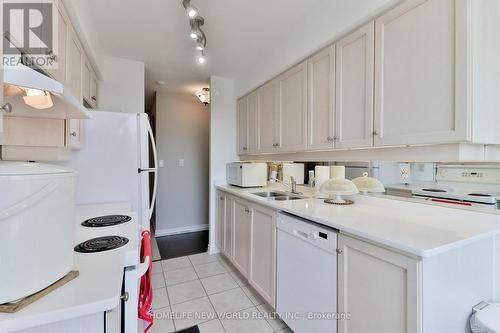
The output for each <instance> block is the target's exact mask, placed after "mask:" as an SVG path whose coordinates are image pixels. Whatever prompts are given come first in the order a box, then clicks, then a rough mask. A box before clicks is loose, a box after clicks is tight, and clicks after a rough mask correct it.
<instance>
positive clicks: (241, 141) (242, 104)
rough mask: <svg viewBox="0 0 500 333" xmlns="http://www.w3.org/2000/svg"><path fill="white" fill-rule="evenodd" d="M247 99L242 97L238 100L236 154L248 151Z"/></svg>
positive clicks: (243, 153) (244, 153)
mask: <svg viewBox="0 0 500 333" xmlns="http://www.w3.org/2000/svg"><path fill="white" fill-rule="evenodd" d="M247 110H248V100H247V97H243V98H241V99H240V100H239V101H238V113H237V117H236V118H237V121H238V155H246V154H247V153H248V112H247Z"/></svg>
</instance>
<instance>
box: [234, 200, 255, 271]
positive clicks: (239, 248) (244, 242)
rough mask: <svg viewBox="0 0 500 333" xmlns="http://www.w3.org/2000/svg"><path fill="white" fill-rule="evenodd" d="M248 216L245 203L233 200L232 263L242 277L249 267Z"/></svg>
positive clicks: (248, 212) (249, 212) (248, 210)
mask: <svg viewBox="0 0 500 333" xmlns="http://www.w3.org/2000/svg"><path fill="white" fill-rule="evenodd" d="M250 214H251V211H250V208H248V205H247V203H246V202H245V201H242V200H239V199H235V200H234V230H233V235H234V248H233V249H234V252H233V263H234V265H235V266H236V268H238V270H239V271H240V272H241V273H242V274H243V275H244V276H248V268H249V266H250V221H251V220H250Z"/></svg>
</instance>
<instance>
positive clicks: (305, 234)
mask: <svg viewBox="0 0 500 333" xmlns="http://www.w3.org/2000/svg"><path fill="white" fill-rule="evenodd" d="M293 234H294V235H295V236H299V237H302V238H305V239H309V238H310V237H309V234H308V233H306V232H303V231H300V230H294V231H293Z"/></svg>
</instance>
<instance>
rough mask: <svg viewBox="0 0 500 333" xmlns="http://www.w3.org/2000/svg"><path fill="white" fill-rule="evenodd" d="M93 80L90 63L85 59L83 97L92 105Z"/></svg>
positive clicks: (83, 63)
mask: <svg viewBox="0 0 500 333" xmlns="http://www.w3.org/2000/svg"><path fill="white" fill-rule="evenodd" d="M91 79H92V68H91V67H90V65H89V63H88V61H87V60H86V59H85V57H84V58H83V61H82V97H83V99H84V100H85V102H87V104H88V105H90V102H91V99H90V82H91Z"/></svg>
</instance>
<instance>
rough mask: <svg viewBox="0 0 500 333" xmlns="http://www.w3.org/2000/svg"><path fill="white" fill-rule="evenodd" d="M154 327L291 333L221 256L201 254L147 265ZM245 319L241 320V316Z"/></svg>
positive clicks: (162, 332) (157, 332) (161, 332)
mask: <svg viewBox="0 0 500 333" xmlns="http://www.w3.org/2000/svg"><path fill="white" fill-rule="evenodd" d="M153 287H154V289H155V291H154V302H153V310H154V312H155V317H156V320H155V325H154V326H153V327H152V328H151V330H150V331H149V332H151V333H169V332H175V331H179V330H182V329H185V328H188V327H191V326H194V325H198V327H199V329H200V331H201V333H267V332H269V333H271V332H279V333H293V332H292V331H291V330H290V329H289V328H288V327H287V326H286V325H285V323H284V322H283V321H281V320H280V319H277V318H275V316H274V315H273V313H272V310H271V309H270V307H269V306H268V305H267V304H266V303H265V302H264V301H263V300H262V298H261V297H260V296H259V295H257V293H256V292H255V291H254V290H253V289H252V288H251V287H250V286H249V285H248V282H247V281H246V280H245V278H243V277H242V276H241V275H240V274H239V273H237V272H236V269H235V268H234V267H233V266H232V265H231V263H229V262H228V261H227V260H226V259H225V258H223V257H222V256H219V255H208V254H206V253H203V254H196V255H193V256H188V257H182V258H175V259H169V260H163V261H157V262H155V263H153ZM241 317H246V318H241Z"/></svg>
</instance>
